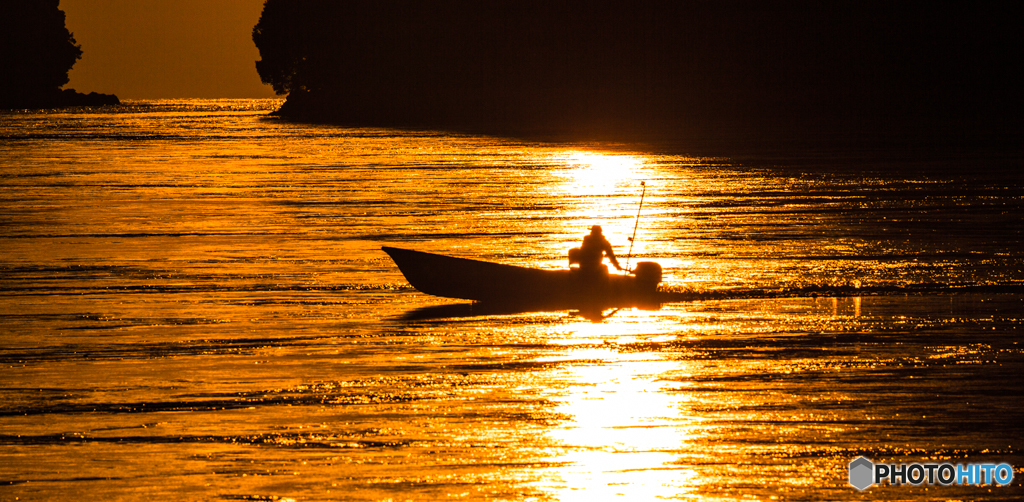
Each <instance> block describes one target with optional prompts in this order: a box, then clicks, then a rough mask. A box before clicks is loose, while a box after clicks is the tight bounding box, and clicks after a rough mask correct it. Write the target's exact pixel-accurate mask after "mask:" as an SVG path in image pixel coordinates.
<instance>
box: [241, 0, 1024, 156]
mask: <svg viewBox="0 0 1024 502" xmlns="http://www.w3.org/2000/svg"><path fill="white" fill-rule="evenodd" d="M1007 19H1008V18H1007V17H1006V16H1005V13H1001V12H1000V8H999V7H998V6H997V4H987V3H986V4H979V5H975V4H971V5H967V4H956V5H952V4H942V5H932V6H929V8H928V9H920V8H918V6H915V5H911V4H892V3H891V2H879V1H867V2H824V3H823V2H812V1H786V2H754V1H725V2H678V1H658V0H654V1H647V2H630V3H623V2H604V1H597V2H593V1H589V2H582V1H548V0H543V1H539V0H495V1H488V2H479V1H476V0H438V1H431V2H404V1H396V0H353V1H346V2H334V1H326V0H311V1H304V2H294V1H289V0H267V1H266V3H265V5H264V10H263V13H262V17H261V19H260V20H259V22H258V24H257V25H256V26H255V28H254V30H253V40H254V42H255V43H256V46H257V48H258V49H259V51H260V57H261V60H260V61H257V63H256V67H257V70H258V72H259V74H260V77H261V78H262V80H263V82H265V83H268V84H271V85H272V86H273V87H274V89H275V90H276V91H277V92H278V93H279V94H281V95H287V101H286V102H285V104H284V105H283V106H282V108H281V109H280V110H279V114H280V115H281V116H283V117H287V118H290V119H295V120H302V121H318V122H332V123H339V124H351V125H378V126H408V127H428V128H444V129H454V130H462V131H469V132H484V133H498V134H519V135H522V134H526V135H531V134H539V135H554V136H559V135H567V136H578V137H584V138H594V139H615V138H621V139H636V138H647V139H688V140H692V141H695V142H713V141H719V140H724V141H727V142H733V143H749V144H774V143H779V142H785V141H812V142H813V141H815V140H816V139H817V140H821V141H823V142H825V143H828V142H838V143H843V144H856V143H858V142H873V143H874V144H881V143H884V142H892V143H894V144H900V143H901V142H903V143H907V142H918V143H921V144H927V143H929V142H931V143H935V144H948V143H949V142H950V141H952V142H957V141H962V142H971V141H974V140H975V139H977V138H979V137H992V136H993V135H997V136H998V135H1001V134H1006V133H1007V131H1010V132H1011V133H1012V134H1016V135H1018V136H1019V132H1020V130H1021V120H1020V117H1021V114H1019V113H1017V111H1016V110H1019V109H1020V105H1021V95H1022V94H1021V93H1020V92H1018V90H1017V88H1016V87H1017V83H1019V81H1020V76H1021V65H1013V64H1008V62H1009V61H1019V60H1020V56H1021V47H1022V46H1024V44H1017V43H1014V42H1015V41H1016V42H1020V34H1019V30H1017V29H1016V27H1015V26H1014V25H1013V23H1011V22H1009V21H1007Z"/></svg>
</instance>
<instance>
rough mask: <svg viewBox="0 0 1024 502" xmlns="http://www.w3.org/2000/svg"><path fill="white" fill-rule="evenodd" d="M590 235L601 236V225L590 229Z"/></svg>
mask: <svg viewBox="0 0 1024 502" xmlns="http://www.w3.org/2000/svg"><path fill="white" fill-rule="evenodd" d="M590 235H601V225H594V226H592V227H590Z"/></svg>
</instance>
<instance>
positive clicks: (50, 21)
mask: <svg viewBox="0 0 1024 502" xmlns="http://www.w3.org/2000/svg"><path fill="white" fill-rule="evenodd" d="M59 3H60V2H59V0H13V1H10V2H4V10H5V12H4V14H3V16H0V75H2V76H0V109H20V108H63V107H69V106H101V105H117V104H120V100H118V99H117V96H115V95H113V94H100V93H96V92H90V93H88V94H83V93H80V92H77V91H75V90H74V89H62V87H63V86H64V85H65V84H67V83H68V72H69V71H71V67H72V66H74V64H75V62H77V61H78V60H79V59H80V58H81V57H82V48H81V46H79V45H78V44H77V43H76V42H75V37H74V36H73V35H72V34H71V33H70V32H69V31H68V29H67V27H65V25H64V11H62V10H60V7H59Z"/></svg>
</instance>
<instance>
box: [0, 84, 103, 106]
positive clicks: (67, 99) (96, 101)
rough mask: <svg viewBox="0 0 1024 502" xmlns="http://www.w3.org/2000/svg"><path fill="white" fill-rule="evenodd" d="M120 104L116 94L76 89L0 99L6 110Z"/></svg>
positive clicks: (0, 104)
mask: <svg viewBox="0 0 1024 502" xmlns="http://www.w3.org/2000/svg"><path fill="white" fill-rule="evenodd" d="M119 104H121V100H120V99H118V97H117V96H116V95H114V94H102V93H98V92H90V93H88V94H85V93H81V92H78V91H76V90H74V89H62V90H57V91H53V92H42V93H36V94H31V95H27V96H4V97H2V98H0V109H4V110H33V109H43V108H71V107H76V106H110V105H119Z"/></svg>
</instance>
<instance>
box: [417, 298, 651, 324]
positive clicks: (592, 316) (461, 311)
mask: <svg viewBox="0 0 1024 502" xmlns="http://www.w3.org/2000/svg"><path fill="white" fill-rule="evenodd" d="M623 309H638V310H648V311H654V310H659V309H661V303H659V302H657V301H648V302H641V301H633V302H621V303H576V302H571V303H570V302H562V301H547V302H543V301H542V302H521V301H514V302H500V301H489V302H473V303H452V304H446V305H432V306H429V307H420V308H417V309H414V310H411V311H409V312H406V313H405V315H403V316H402V317H401V319H402V320H403V321H431V320H444V319H460V318H469V317H488V316H503V315H517V314H531V313H540V312H569V313H570V314H571V315H575V316H578V317H582V318H584V319H586V320H588V321H591V322H601V321H604V320H605V319H608V318H610V317H612V316H614V315H615V314H616V313H618V312H619V311H621V310H623Z"/></svg>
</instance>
